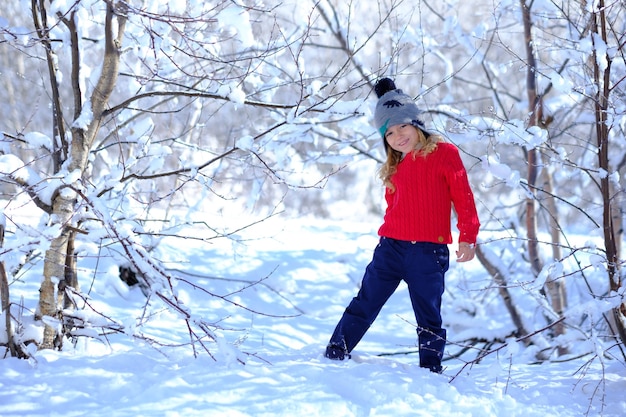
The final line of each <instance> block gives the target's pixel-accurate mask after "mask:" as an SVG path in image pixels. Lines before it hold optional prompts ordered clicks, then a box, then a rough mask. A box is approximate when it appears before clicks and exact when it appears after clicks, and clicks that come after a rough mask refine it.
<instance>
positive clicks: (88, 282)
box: [0, 219, 626, 417]
mask: <svg viewBox="0 0 626 417" xmlns="http://www.w3.org/2000/svg"><path fill="white" fill-rule="evenodd" d="M377 227H378V224H374V223H348V222H330V221H322V220H317V219H301V220H289V221H285V220H284V219H272V220H268V221H266V222H263V223H261V224H259V225H258V226H256V227H254V228H251V229H249V230H247V231H244V232H242V233H241V234H240V235H238V236H237V238H239V240H238V241H237V240H222V241H214V242H212V243H210V244H206V243H200V242H198V241H196V240H192V239H189V240H184V241H181V240H177V241H176V242H169V243H168V242H164V243H163V244H162V245H161V246H160V247H159V250H158V253H157V254H156V255H155V256H158V257H159V258H160V259H161V260H162V261H164V262H165V264H166V265H167V267H168V268H170V272H171V273H172V274H173V275H176V276H179V277H185V278H186V279H189V280H191V281H193V282H194V283H196V284H199V285H203V286H205V288H210V289H211V291H213V292H214V293H217V294H220V295H224V294H230V293H232V295H231V296H229V300H231V301H234V302H236V303H240V304H242V305H245V306H246V307H247V308H248V309H249V310H246V309H242V308H240V307H237V306H235V305H233V304H229V303H225V302H223V301H222V300H219V299H215V298H210V297H208V296H207V295H206V294H204V293H202V292H200V291H197V290H193V289H191V287H189V286H185V285H182V284H181V285H179V287H177V290H178V295H179V297H180V299H181V300H183V301H184V302H185V304H186V305H187V306H188V307H189V308H190V310H191V311H193V314H195V315H197V316H202V317H204V318H205V319H206V320H209V321H213V322H216V323H217V322H219V326H220V327H222V328H223V329H229V330H224V331H221V332H219V334H220V335H221V336H222V337H223V339H225V340H227V341H228V342H230V343H228V344H223V345H221V346H220V347H218V346H214V350H213V351H212V353H213V355H214V356H215V359H213V358H211V357H210V356H209V355H207V354H206V353H201V354H200V356H199V357H198V358H193V355H192V352H191V348H190V347H163V346H161V347H157V346H154V345H153V346H150V345H149V344H148V343H147V342H146V341H144V340H142V339H140V338H134V339H133V338H131V337H128V336H127V335H124V334H122V335H119V334H118V335H109V336H108V337H107V338H101V339H100V340H95V339H85V338H82V339H80V340H79V341H78V343H77V344H76V345H75V346H72V345H71V344H70V343H69V342H66V344H65V348H64V350H63V351H62V352H56V351H40V352H36V353H34V356H33V358H32V359H30V360H18V359H11V358H8V359H4V360H2V362H1V363H2V366H0V415H1V416H44V415H46V416H56V415H63V416H78V415H94V416H100V415H102V416H105V415H106V416H178V415H180V416H195V415H198V416H290V417H291V416H307V417H312V416H325V417H326V416H333V417H336V416H389V417H397V416H477V417H484V416H494V417H502V416H507V417H513V416H523V417H531V416H538V417H539V416H540V417H545V416H584V415H589V416H600V415H602V416H624V415H626V397H624V392H625V390H626V367H625V365H624V363H623V361H622V362H620V361H618V360H610V359H608V358H604V359H603V361H602V363H601V362H600V359H598V358H593V357H591V356H584V357H582V358H580V359H574V360H570V361H564V362H552V363H543V364H539V365H538V364H533V355H532V353H533V352H532V351H531V349H526V348H524V347H523V346H521V345H520V344H518V343H515V342H513V341H510V343H509V345H508V346H506V347H505V348H503V349H501V350H499V351H498V352H497V353H493V354H491V355H488V356H487V357H485V359H483V360H482V361H481V362H480V363H478V364H473V365H467V362H468V361H471V360H472V359H473V358H475V357H476V356H477V351H472V350H470V351H469V352H468V353H465V354H464V355H463V356H462V357H461V358H455V359H449V360H446V361H445V363H444V365H445V366H446V369H445V372H444V374H443V375H435V374H431V373H430V372H428V371H426V370H424V369H421V368H419V367H418V365H417V363H418V360H417V353H416V347H415V340H416V334H415V330H414V324H413V322H414V318H413V315H412V310H411V307H410V302H409V299H408V295H407V293H406V289H405V288H403V287H401V288H399V289H398V291H397V292H396V294H394V296H393V297H392V298H391V299H390V301H389V302H388V304H387V305H386V306H385V308H384V309H383V311H382V313H381V315H380V316H379V318H378V320H377V321H376V322H375V323H374V325H373V326H372V328H371V329H370V331H369V332H368V333H367V334H366V336H365V338H364V340H363V341H362V342H361V344H359V346H358V347H357V349H356V350H355V351H354V354H353V359H351V360H348V361H344V362H334V361H330V360H327V359H325V358H324V357H323V351H324V347H325V345H326V342H327V340H328V337H329V336H330V333H331V332H332V330H333V328H334V326H335V324H336V322H337V320H338V319H339V317H340V315H341V313H342V312H343V309H344V308H345V306H346V305H347V303H348V302H349V301H350V299H351V297H352V296H353V295H354V294H355V293H356V290H357V286H358V284H359V281H360V279H361V274H362V271H363V269H364V268H365V266H366V264H367V263H368V262H369V260H370V257H371V254H372V250H373V248H374V246H375V244H376V241H377V237H376V229H377ZM8 238H10V236H8ZM81 250H83V251H84V252H83V253H84V254H86V253H92V254H93V253H97V252H96V250H97V248H93V247H88V246H84V247H82V248H81ZM101 253H104V252H101ZM452 253H453V252H452ZM104 254H105V255H106V253H104ZM451 264H452V266H451V270H450V272H449V273H448V275H447V291H448V293H447V294H446V296H445V303H446V305H445V307H444V320H445V322H446V323H447V325H448V331H449V338H450V340H451V342H454V341H457V340H459V336H460V335H461V334H462V333H463V334H464V335H467V334H471V333H472V331H474V332H475V333H476V334H480V333H481V332H482V334H490V335H491V334H494V333H500V332H502V334H506V333H507V331H509V330H511V328H510V327H509V324H508V323H509V319H508V315H507V312H506V310H505V309H504V307H503V305H502V303H501V302H499V300H498V299H497V298H496V297H491V298H487V297H485V299H484V303H485V305H484V309H483V310H482V311H481V312H480V314H474V315H473V316H471V315H468V314H467V312H464V309H463V308H462V307H463V305H464V301H463V300H464V299H470V298H475V296H476V291H477V290H476V288H480V287H486V286H487V285H488V283H489V277H488V275H487V274H486V272H485V271H484V270H483V269H482V268H481V266H480V264H479V262H478V261H477V260H475V261H473V262H471V263H470V264H456V263H455V262H454V261H452V263H451ZM79 266H80V276H81V285H82V290H83V291H84V292H89V293H90V296H91V304H92V305H93V306H95V307H96V308H97V309H99V310H100V311H102V312H104V313H110V314H111V315H112V316H113V315H114V316H115V317H116V318H117V319H118V321H119V322H121V323H124V324H125V326H126V327H127V329H130V328H132V327H133V325H134V323H135V321H136V319H137V317H139V315H141V314H142V312H143V311H144V309H143V307H144V305H145V303H146V299H145V297H144V295H143V294H142V292H141V290H140V289H139V288H132V289H128V288H127V287H125V285H124V284H123V283H121V282H120V281H119V279H118V277H117V263H116V261H115V259H114V258H113V257H108V255H107V256H105V257H104V258H102V259H100V260H99V261H98V262H96V260H95V259H91V260H89V259H88V258H81V262H80V265H79ZM40 273H41V271H40V270H37V268H34V269H32V270H31V271H29V272H28V274H27V275H26V276H25V277H24V279H23V280H22V282H21V283H14V284H12V286H11V292H12V294H11V295H12V299H13V300H18V299H19V297H20V296H21V295H23V296H24V297H25V299H24V304H25V306H26V308H28V309H30V308H34V306H35V305H36V304H35V303H36V300H35V299H34V297H35V296H36V288H37V287H38V285H39V276H40V275H39V274H40ZM94 278H95V279H94ZM219 278H226V280H225V279H219ZM92 279H93V282H92ZM261 279H263V281H262V282H261V283H259V284H257V285H255V286H251V287H248V284H247V283H249V282H254V281H258V280H261ZM240 290H241V291H240ZM238 291H240V292H238ZM156 304H157V303H155V307H154V308H152V307H150V306H149V308H148V311H150V312H152V313H155V314H154V316H153V317H152V318H151V319H150V323H149V324H148V325H147V326H146V327H145V328H136V333H139V332H146V334H149V335H151V336H153V337H157V338H158V339H159V340H161V341H169V342H171V343H178V342H185V341H187V340H188V338H187V337H186V334H187V330H186V328H185V326H184V324H183V321H182V320H181V319H180V317H179V316H177V315H174V314H172V313H169V312H166V311H163V310H162V309H157V308H156ZM114 310H115V311H116V312H115V313H113V311H114ZM250 310H254V311H256V312H260V313H263V314H255V313H252V312H251V311H250ZM28 314H29V313H28V312H24V315H28ZM128 332H130V331H128ZM234 346H236V347H237V348H235V347H234ZM448 347H449V348H448V354H454V353H456V352H459V351H460V350H461V349H462V348H463V347H462V346H455V345H454V343H450V344H449V346H448ZM478 347H481V348H482V347H484V346H478ZM495 347H497V346H494V348H495ZM381 354H383V355H381ZM388 354H391V355H388ZM591 359H593V360H591ZM590 360H591V361H590ZM242 362H243V363H242ZM244 363H245V364H244Z"/></svg>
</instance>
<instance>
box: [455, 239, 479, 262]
mask: <svg viewBox="0 0 626 417" xmlns="http://www.w3.org/2000/svg"><path fill="white" fill-rule="evenodd" d="M475 254H476V245H475V244H470V243H467V242H460V243H459V250H458V251H456V261H457V262H467V261H471V260H472V259H474V255H475Z"/></svg>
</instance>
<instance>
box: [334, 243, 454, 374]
mask: <svg viewBox="0 0 626 417" xmlns="http://www.w3.org/2000/svg"><path fill="white" fill-rule="evenodd" d="M449 259H450V253H449V251H448V247H447V245H445V244H437V243H430V242H407V241H401V240H395V239H390V238H385V237H383V238H381V239H380V242H379V244H378V246H377V247H376V249H375V250H374V256H373V259H372V261H371V262H370V264H369V265H368V266H367V268H366V270H365V274H364V276H363V282H362V283H361V288H360V290H359V292H358V294H357V295H356V297H354V298H353V299H352V301H351V302H350V304H349V305H348V307H347V308H346V310H345V312H344V313H343V316H342V317H341V320H340V321H339V323H338V324H337V327H336V328H335V331H334V333H333V335H332V337H331V339H330V343H329V344H336V345H339V346H345V348H346V350H347V352H351V351H352V350H353V349H354V348H355V346H356V345H357V344H358V343H359V341H360V340H361V338H362V337H363V335H365V332H366V331H367V330H368V329H369V327H370V326H371V325H372V323H373V322H374V320H375V319H376V317H377V316H378V313H380V310H381V309H382V308H383V305H384V304H385V302H387V300H388V299H389V297H391V295H392V294H393V293H394V291H395V290H396V288H398V285H399V284H400V281H402V280H404V281H405V282H406V283H407V285H408V289H409V296H410V297H411V304H412V306H413V311H414V312H415V319H416V321H417V335H418V344H419V358H420V366H422V367H424V368H431V369H433V368H437V367H439V366H440V365H441V358H442V356H443V351H444V347H445V344H446V330H445V329H443V328H441V324H442V322H441V296H442V295H443V291H444V275H445V273H446V271H447V270H448V266H449Z"/></svg>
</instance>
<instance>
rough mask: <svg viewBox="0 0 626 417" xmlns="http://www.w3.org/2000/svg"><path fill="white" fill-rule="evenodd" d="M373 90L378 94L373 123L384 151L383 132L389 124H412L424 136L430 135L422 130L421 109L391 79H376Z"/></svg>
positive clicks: (386, 145)
mask: <svg viewBox="0 0 626 417" xmlns="http://www.w3.org/2000/svg"><path fill="white" fill-rule="evenodd" d="M374 91H375V92H376V95H377V96H378V103H376V110H375V111H374V123H375V124H376V129H378V132H379V133H380V135H381V136H382V137H383V141H384V142H385V151H387V147H388V146H389V145H388V144H387V140H385V133H386V132H387V129H388V128H389V127H391V126H395V125H399V124H412V125H413V126H415V127H417V128H418V129H420V130H422V131H423V132H424V134H425V135H426V136H429V135H430V134H429V133H428V132H426V131H425V130H424V127H425V126H424V122H422V121H421V120H420V119H419V118H418V116H419V115H420V114H421V113H422V111H421V110H420V109H419V108H418V107H417V105H416V104H415V102H414V101H413V99H412V98H411V97H410V96H408V95H406V94H404V93H403V92H402V90H400V89H397V88H396V85H395V83H394V82H393V80H392V79H390V78H383V79H382V80H380V81H378V82H377V83H376V85H375V86H374Z"/></svg>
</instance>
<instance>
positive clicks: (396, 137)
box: [385, 124, 420, 154]
mask: <svg viewBox="0 0 626 417" xmlns="http://www.w3.org/2000/svg"><path fill="white" fill-rule="evenodd" d="M385 139H386V140H387V143H388V144H389V146H391V149H393V150H395V151H398V152H402V153H403V154H407V153H409V152H412V151H413V150H415V149H417V145H418V144H419V141H420V138H419V133H418V132H417V128H416V127H415V126H413V125H411V124H400V125H394V126H391V127H390V128H388V129H387V132H386V133H385Z"/></svg>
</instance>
